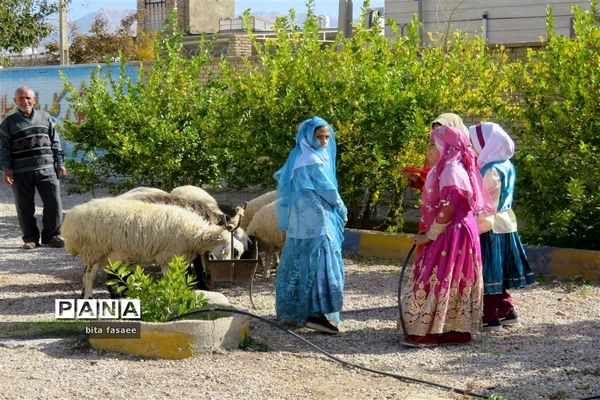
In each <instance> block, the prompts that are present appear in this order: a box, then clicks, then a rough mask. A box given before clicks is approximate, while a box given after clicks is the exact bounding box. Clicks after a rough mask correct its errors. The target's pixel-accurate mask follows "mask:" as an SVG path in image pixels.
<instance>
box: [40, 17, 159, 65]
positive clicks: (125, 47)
mask: <svg viewBox="0 0 600 400" xmlns="http://www.w3.org/2000/svg"><path fill="white" fill-rule="evenodd" d="M136 18H137V15H136V14H130V15H128V16H126V17H125V18H123V19H122V20H121V23H120V26H119V28H118V29H117V31H116V32H114V33H112V32H109V31H108V21H107V20H106V18H105V17H103V16H102V15H98V16H97V17H96V19H95V20H94V22H93V23H92V26H91V27H90V34H89V35H84V34H82V33H79V32H77V30H76V29H74V30H73V31H72V32H71V40H70V42H71V44H70V46H69V58H70V60H71V62H72V63H73V64H90V63H102V62H104V61H107V60H109V61H116V60H117V59H120V58H121V57H123V58H124V59H126V60H128V61H134V60H135V61H147V60H152V59H153V58H154V52H153V42H154V37H155V35H154V34H152V33H145V32H141V33H140V35H139V36H138V37H137V38H135V37H134V36H133V29H132V26H133V23H134V22H135V20H136ZM46 49H47V51H48V52H49V53H50V54H51V55H52V59H53V60H55V61H57V60H58V59H59V52H58V43H56V42H54V43H50V44H48V45H47V46H46Z"/></svg>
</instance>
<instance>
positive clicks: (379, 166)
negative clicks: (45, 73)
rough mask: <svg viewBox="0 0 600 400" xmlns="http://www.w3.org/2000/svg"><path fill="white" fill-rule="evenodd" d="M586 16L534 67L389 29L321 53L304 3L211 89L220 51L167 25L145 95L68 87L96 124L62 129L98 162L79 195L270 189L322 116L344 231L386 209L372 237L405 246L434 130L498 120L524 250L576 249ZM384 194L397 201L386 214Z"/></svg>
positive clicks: (583, 208)
mask: <svg viewBox="0 0 600 400" xmlns="http://www.w3.org/2000/svg"><path fill="white" fill-rule="evenodd" d="M591 4H592V12H582V11H581V10H576V11H575V15H576V29H577V32H578V34H579V36H578V38H577V39H568V38H562V37H557V36H554V35H550V36H549V43H548V47H547V49H544V50H542V51H539V52H537V53H534V52H532V53H530V55H529V59H528V60H527V62H509V60H508V58H507V56H506V54H505V53H504V51H503V49H502V48H500V49H497V50H490V49H489V48H488V46H487V45H486V44H485V43H484V42H483V41H482V40H481V39H480V38H468V37H467V36H466V35H465V34H463V33H460V32H457V33H453V34H451V35H449V36H439V37H431V40H432V41H433V43H434V45H432V46H428V47H424V48H421V47H420V46H419V38H418V24H417V22H416V21H413V22H412V24H411V25H410V26H409V27H408V29H407V35H406V36H400V35H399V32H398V29H397V27H395V26H393V25H392V27H391V29H392V31H393V32H394V35H395V38H394V40H389V38H384V37H383V35H381V32H380V30H379V27H378V26H375V27H374V28H373V29H372V30H367V29H365V28H363V27H361V26H359V27H357V29H356V31H355V33H354V35H353V36H352V38H349V39H347V38H344V37H342V36H341V35H339V36H338V37H337V39H336V40H335V42H334V43H328V44H323V43H321V42H319V35H318V26H317V20H316V17H315V15H314V14H312V13H311V12H310V10H311V9H312V1H309V2H308V7H309V15H308V17H307V20H306V22H305V24H304V26H303V27H302V28H301V29H300V28H298V27H297V26H295V25H294V24H292V22H291V21H293V20H294V17H295V16H294V13H293V11H292V12H291V14H290V17H289V18H280V19H278V20H277V22H276V25H275V30H276V37H275V38H274V39H268V40H267V41H266V42H258V41H256V40H255V39H254V38H253V44H254V48H255V51H256V52H257V54H258V57H257V61H256V62H250V61H248V62H247V65H246V68H242V69H234V68H232V67H231V66H230V65H229V64H228V63H227V60H226V59H223V60H222V62H221V65H220V71H219V73H218V74H215V75H213V76H211V77H210V79H208V81H204V83H203V81H200V80H199V79H198V77H199V76H200V73H201V72H202V71H206V70H207V68H206V65H207V62H208V61H209V60H210V53H211V44H210V43H209V42H208V41H204V40H202V41H201V42H200V44H199V49H200V50H199V55H197V56H193V57H191V58H190V57H185V56H184V55H183V49H182V45H181V33H180V32H176V29H175V28H174V27H175V24H174V23H173V19H171V23H170V24H171V25H168V26H169V29H167V30H165V32H163V33H162V34H161V36H160V37H159V39H158V40H157V42H156V46H157V47H156V52H155V53H156V54H159V56H158V57H157V59H156V60H155V62H154V64H153V67H152V69H151V70H149V71H146V70H143V69H142V70H141V71H140V77H139V80H138V82H139V83H132V82H130V81H128V80H127V79H126V78H124V77H123V75H121V76H119V77H112V76H108V77H102V76H100V75H99V74H97V75H95V76H94V78H93V79H92V81H91V83H90V84H89V85H87V86H85V87H84V88H83V92H84V93H85V96H79V92H80V91H79V89H78V88H77V89H76V88H72V87H71V88H70V89H71V93H72V98H71V101H72V102H74V104H75V108H76V110H77V111H78V112H80V113H82V114H83V115H85V116H86V119H85V120H84V121H83V122H82V123H80V124H79V125H76V124H72V123H67V124H66V130H65V136H66V138H67V139H69V140H71V141H73V142H75V143H76V144H77V148H78V149H79V150H81V151H82V152H84V153H87V154H94V156H93V157H92V158H93V160H92V162H91V163H90V162H89V160H86V161H80V162H76V161H71V168H73V169H75V170H76V172H77V173H78V174H79V176H80V178H81V184H82V186H83V188H84V189H89V188H91V187H92V185H94V184H97V183H100V182H104V181H106V179H107V178H108V177H109V176H111V175H112V174H118V175H121V176H125V177H127V179H126V180H124V181H122V185H124V186H127V185H137V184H146V185H155V186H158V187H163V188H165V189H169V188H171V187H173V186H174V185H180V184H195V185H199V186H212V185H216V184H219V183H221V182H223V181H226V182H228V184H230V185H232V186H234V187H243V186H247V185H252V184H263V185H265V186H267V187H273V185H274V184H275V182H274V180H273V179H272V175H273V173H274V172H275V171H276V170H277V169H278V168H279V167H280V166H281V165H282V164H283V162H284V160H285V158H286V157H287V154H288V153H289V151H290V150H291V148H292V147H293V145H294V138H295V135H296V131H297V126H298V123H300V122H301V121H302V120H304V119H306V118H308V117H310V116H312V115H320V116H321V117H323V118H325V119H326V120H328V121H329V122H330V123H331V124H332V125H333V126H334V128H335V130H336V134H337V137H338V175H339V176H338V178H339V182H340V186H341V191H342V194H343V197H344V199H345V201H346V202H347V204H348V207H349V210H350V226H352V227H358V228H373V227H374V217H375V215H376V214H378V213H381V212H382V209H383V211H384V212H385V213H386V214H387V218H386V220H385V222H384V224H383V225H382V226H381V225H380V226H377V228H379V229H387V230H390V231H397V230H399V229H401V227H402V218H401V215H402V211H403V210H402V202H403V194H404V188H405V187H406V182H405V181H404V180H403V178H402V176H401V171H402V168H403V167H404V166H406V165H415V164H416V165H420V164H421V163H422V162H423V157H424V153H425V143H426V141H427V132H428V127H427V125H428V122H429V121H431V120H432V119H433V118H434V117H435V116H436V115H438V114H440V113H442V112H446V111H452V112H456V113H458V114H459V115H462V116H463V117H466V118H467V119H473V118H478V119H482V120H488V119H493V120H495V121H498V122H500V123H502V124H503V125H504V126H505V127H507V128H508V130H509V131H510V132H511V133H513V134H514V135H516V136H518V137H519V141H520V142H519V143H520V148H519V152H518V154H517V157H516V159H515V163H516V164H517V169H518V173H519V177H520V180H519V182H518V185H517V189H518V193H517V199H516V200H517V203H516V205H515V208H516V209H517V215H518V216H519V217H520V218H521V219H522V220H523V222H524V224H523V228H524V231H523V232H524V233H525V234H526V238H527V239H529V240H530V241H531V242H535V243H538V242H540V243H549V244H554V242H553V240H555V239H556V240H566V241H567V243H573V238H574V237H580V238H583V236H581V229H583V228H581V226H580V225H579V223H580V222H583V221H587V225H586V228H585V229H588V228H590V227H591V228H590V229H591V230H592V231H594V234H596V239H597V235H598V231H599V230H598V220H599V218H598V217H599V212H600V211H598V207H597V206H598V200H599V199H600V195H599V182H600V181H599V179H598V174H599V171H600V169H599V168H598V156H597V155H596V154H597V153H598V152H597V150H596V147H597V146H598V135H599V133H598V124H599V122H598V120H599V119H598V115H599V113H598V111H599V110H598V101H597V99H596V98H597V97H598V96H597V94H598V93H600V91H599V90H598V81H599V78H598V65H600V62H599V60H598V48H599V47H598V31H599V30H598V23H597V22H596V21H597V19H594V18H595V16H596V3H595V1H593V2H592V3H591ZM365 6H368V2H367V3H365ZM246 18H248V15H247V16H246ZM548 21H549V22H550V25H551V22H552V18H551V17H549V18H548ZM362 26H364V15H363V24H362ZM168 32H170V33H168ZM173 32H175V33H173ZM574 55H575V56H574ZM107 88H109V89H107ZM584 91H586V93H583V92H584ZM517 94H518V95H517ZM523 122H525V123H524V124H523ZM90 151H91V152H92V153H89V152H90ZM100 151H102V152H100ZM548 155H552V156H550V157H549V156H548ZM563 155H564V156H563ZM554 163H558V164H560V165H554ZM586 166H588V167H586ZM574 168H580V169H579V170H575V169H574ZM557 182H561V185H557ZM384 194H386V195H388V194H389V196H391V197H389V198H388V199H386V202H384V201H382V200H383V197H384V196H383V195H384ZM536 196H537V197H536ZM387 200H389V202H388V201H387ZM384 203H385V204H384ZM388 203H389V204H388ZM594 207H595V208H594ZM551 222H552V223H554V224H555V225H550V223H551ZM594 224H595V225H594ZM559 226H560V229H559ZM575 227H577V229H579V228H581V229H579V230H577V229H575ZM594 227H595V228H594ZM590 229H588V231H589V230H590ZM589 237H590V236H589V235H588V236H586V238H589ZM598 243H599V241H598V240H595V242H594V243H590V242H589V240H588V239H586V240H582V241H580V242H578V245H580V246H581V247H588V248H594V246H596V248H597V246H598Z"/></svg>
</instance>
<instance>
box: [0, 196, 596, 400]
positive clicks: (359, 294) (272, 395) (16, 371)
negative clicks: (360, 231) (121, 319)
mask: <svg viewBox="0 0 600 400" xmlns="http://www.w3.org/2000/svg"><path fill="white" fill-rule="evenodd" d="M256 194H257V193H256V192H248V193H241V194H240V193H237V194H234V195H233V194H226V193H225V192H222V193H219V192H215V197H216V198H217V199H218V200H219V201H224V200H226V199H228V200H231V199H232V198H233V199H234V200H231V201H229V202H237V201H239V200H243V198H246V199H250V198H252V197H253V196H254V195H256ZM89 197H90V196H89V195H66V193H65V195H64V204H65V208H66V209H68V208H70V207H72V206H73V205H75V204H78V203H80V202H82V201H86V200H87V199H89ZM40 211H41V210H40ZM20 245H21V239H20V233H19V229H18V226H17V221H16V215H15V210H14V204H13V202H12V194H11V192H10V189H9V188H8V187H6V186H4V185H3V186H2V187H0V324H1V323H2V321H40V320H52V319H53V318H54V299H56V298H76V297H78V296H79V294H80V293H81V285H82V272H83V269H82V266H81V264H80V262H79V260H78V259H77V258H75V257H72V256H69V255H67V254H66V253H65V252H64V250H63V249H53V248H47V247H41V248H38V249H35V250H31V251H24V250H22V249H20ZM345 261H346V274H347V275H346V276H347V281H346V288H345V299H344V301H345V305H344V310H343V312H342V316H343V323H342V325H341V333H340V334H339V335H337V336H327V335H323V334H319V333H316V332H313V331H310V330H308V329H306V328H296V327H293V330H294V331H295V332H297V333H299V334H300V335H302V336H303V337H305V338H306V339H308V340H309V341H311V342H313V343H314V344H316V345H317V346H319V347H321V348H323V349H325V350H327V351H328V352H330V353H331V354H333V355H334V356H336V357H339V358H340V359H342V360H344V361H347V362H350V363H357V364H360V365H363V366H365V367H368V368H372V369H376V370H380V371H384V372H386V373H390V374H397V375H403V376H409V377H412V378H417V379H421V380H427V381H431V382H436V383H439V384H443V385H447V386H452V387H456V388H460V389H462V390H471V391H473V392H475V393H479V394H483V395H486V396H490V395H493V394H494V395H497V396H502V398H505V399H581V398H585V397H591V396H600V352H599V351H598V349H597V347H598V345H597V344H598V343H599V342H600V305H599V299H600V288H599V287H598V286H597V285H590V284H585V283H576V284H575V283H569V282H549V283H544V284H542V285H538V286H537V287H535V288H533V289H530V290H525V291H515V292H514V296H513V297H514V299H515V302H516V304H517V307H518V310H519V312H520V315H521V323H520V324H518V325H515V326H513V327H511V328H510V329H508V328H507V329H504V330H502V331H500V332H497V333H489V334H478V335H476V337H475V340H474V343H473V344H471V345H468V346H454V347H439V348H432V349H407V348H404V347H402V346H401V345H400V344H399V343H398V339H399V337H400V336H399V333H398V331H397V330H396V321H397V316H398V311H397V308H396V306H397V287H398V275H399V271H400V266H401V264H402V262H403V261H404V260H383V259H367V258H348V259H346V260H345ZM273 283H274V277H273V276H272V277H270V278H263V277H257V279H256V281H255V287H254V301H255V303H256V306H257V309H255V310H253V309H251V305H250V302H249V296H248V289H247V287H244V286H234V285H228V284H223V285H221V286H220V287H219V291H221V292H223V293H224V294H225V295H226V296H227V298H228V299H229V300H230V302H231V303H232V304H234V305H235V306H238V307H240V308H242V309H246V310H249V311H251V312H253V313H256V314H257V315H260V316H262V317H264V318H267V319H269V320H274V318H275V310H274V289H273V286H274V285H273ZM94 293H95V295H96V296H97V297H108V294H107V293H106V291H105V290H104V288H103V287H102V286H101V285H100V283H99V282H98V284H97V286H96V287H95V289H94ZM250 335H251V337H252V338H253V339H254V340H255V341H256V342H258V343H262V344H264V345H266V346H268V348H269V350H268V351H266V352H260V351H244V350H241V349H240V350H227V351H226V350H221V351H216V352H212V353H208V354H203V355H201V356H197V357H192V358H189V359H184V360H159V359H141V358H139V357H133V356H127V355H122V354H116V353H105V352H101V351H95V350H90V349H88V348H86V347H85V346H82V345H81V343H80V342H79V341H77V340H75V339H72V338H10V339H0V399H104V398H111V399H163V398H175V397H183V396H186V397H194V398H207V399H238V398H249V399H300V398H303V399H305V398H314V399H457V398H462V396H460V395H458V394H455V393H451V392H449V391H447V390H443V389H439V388H435V387H432V386H428V385H422V384H415V383H407V382H404V381H401V380H398V379H394V378H391V377H384V376H381V375H378V374H374V373H369V372H365V371H361V370H357V369H352V368H348V367H345V366H342V365H341V364H339V363H337V362H334V361H332V360H330V359H328V358H326V357H325V356H324V355H323V354H322V353H319V352H318V351H316V350H315V349H314V348H312V347H310V346H308V345H307V344H306V343H303V342H301V341H299V340H297V339H295V338H293V337H292V336H290V335H289V334H287V333H284V332H283V331H281V330H279V329H277V328H274V327H273V326H271V325H270V324H267V323H265V322H260V321H258V320H252V322H251V332H250Z"/></svg>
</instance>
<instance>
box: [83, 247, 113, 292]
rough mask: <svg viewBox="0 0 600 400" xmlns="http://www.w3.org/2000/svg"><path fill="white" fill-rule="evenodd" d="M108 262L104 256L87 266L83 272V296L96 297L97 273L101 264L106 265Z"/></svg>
mask: <svg viewBox="0 0 600 400" xmlns="http://www.w3.org/2000/svg"><path fill="white" fill-rule="evenodd" d="M106 262H107V258H106V257H102V258H101V259H99V260H98V261H96V262H93V263H91V264H89V265H86V266H85V271H84V272H83V291H82V294H81V298H83V299H92V298H93V297H94V296H93V288H94V279H95V278H96V273H97V272H98V268H99V267H100V265H106Z"/></svg>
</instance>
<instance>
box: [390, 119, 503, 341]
mask: <svg viewBox="0 0 600 400" xmlns="http://www.w3.org/2000/svg"><path fill="white" fill-rule="evenodd" d="M429 157H430V159H431V160H433V161H435V165H434V166H433V167H432V169H431V171H429V173H428V174H427V179H426V181H425V186H424V190H423V195H422V204H421V220H422V221H421V222H422V224H423V226H424V232H425V233H424V234H419V235H416V236H415V244H416V245H417V256H416V259H415V264H414V268H413V270H412V272H411V273H410V276H409V278H408V280H407V282H406V283H405V284H404V285H403V287H402V296H401V299H400V301H401V311H402V317H403V319H404V322H405V324H404V325H405V327H406V332H403V333H404V335H405V337H404V339H403V340H402V343H403V344H404V345H406V346H410V347H424V346H437V345H439V344H457V343H469V342H470V341H471V340H472V337H471V334H472V333H473V332H478V331H479V330H480V325H481V314H482V299H483V278H482V272H481V271H482V265H481V250H480V245H479V233H478V231H477V223H476V214H479V213H481V212H485V213H489V212H493V210H492V209H491V206H490V203H489V195H487V192H484V191H483V189H482V188H483V184H482V179H481V175H480V174H479V171H478V168H477V163H476V160H475V156H474V153H473V151H472V149H471V148H470V143H469V137H468V136H467V135H466V134H465V133H464V132H462V131H460V130H459V129H457V128H454V127H449V126H442V127H439V128H437V129H435V130H434V131H433V132H432V133H431V141H430V145H429Z"/></svg>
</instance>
